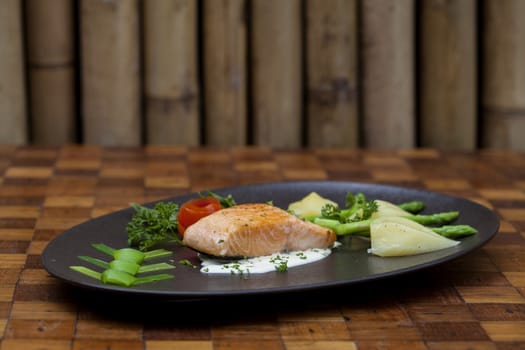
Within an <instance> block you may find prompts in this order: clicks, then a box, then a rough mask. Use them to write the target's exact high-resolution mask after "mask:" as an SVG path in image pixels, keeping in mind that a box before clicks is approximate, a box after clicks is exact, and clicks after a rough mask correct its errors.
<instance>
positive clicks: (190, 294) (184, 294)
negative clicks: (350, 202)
mask: <svg viewBox="0 0 525 350" xmlns="http://www.w3.org/2000/svg"><path fill="white" fill-rule="evenodd" d="M286 185H296V186H299V185H313V186H328V185H331V186H338V187H339V186H354V187H364V188H375V189H388V190H390V191H392V190H395V191H399V192H414V193H419V194H421V195H424V194H426V195H429V196H436V195H437V196H439V197H444V198H448V199H450V200H453V201H463V202H468V203H470V204H471V205H474V206H476V207H478V208H480V209H481V210H485V211H486V212H487V213H488V214H490V215H491V216H492V218H493V219H494V221H493V225H494V227H493V232H491V233H490V234H489V236H488V237H486V238H485V239H482V240H480V242H478V243H476V244H474V246H473V247H472V248H470V249H468V250H459V251H457V252H455V253H452V254H449V255H445V256H443V257H440V258H437V259H434V260H431V261H428V262H424V263H420V264H417V265H414V266H409V267H406V268H401V269H397V270H394V271H387V272H382V273H377V274H373V275H367V276H363V277H359V278H356V279H350V280H344V279H343V280H333V281H328V282H319V283H313V284H307V285H293V286H286V287H269V288H258V289H238V290H207V291H204V290H194V291H168V290H144V289H135V288H128V287H120V286H114V285H104V284H100V285H98V284H96V285H95V284H94V283H93V284H89V283H87V284H86V283H81V282H77V281H74V280H71V279H68V278H65V277H63V276H61V275H59V274H57V273H56V272H55V271H54V270H53V268H50V265H49V264H48V256H47V255H48V254H49V251H50V250H51V249H52V248H53V245H54V244H57V242H58V241H59V240H60V239H64V237H66V236H67V235H71V234H74V233H75V232H74V230H75V229H76V228H78V227H79V226H82V225H84V224H86V223H87V222H90V221H94V220H103V219H105V218H107V217H108V216H112V215H115V214H117V213H123V212H128V211H130V210H132V208H130V207H127V208H122V209H118V210H115V211H112V212H110V213H106V214H103V215H101V216H97V217H94V218H90V219H87V220H85V221H83V222H81V223H78V224H76V225H74V226H72V227H70V228H68V229H66V230H64V231H62V232H61V233H59V234H58V235H57V236H55V237H54V238H53V239H52V240H50V241H49V242H48V243H47V244H46V246H45V247H44V249H43V251H42V253H41V257H40V261H41V263H42V265H43V266H44V269H45V270H46V271H47V272H48V273H49V274H50V275H51V276H53V277H55V278H58V279H59V280H61V281H63V282H65V283H67V284H69V285H73V286H76V287H80V288H83V289H87V290H93V291H101V292H109V293H117V294H122V293H124V294H126V295H129V296H142V297H144V296H149V297H159V298H170V299H179V300H182V299H186V298H190V299H194V298H206V299H210V298H216V297H225V296H252V295H277V294H283V293H291V292H298V291H300V292H302V291H305V292H306V291H315V290H320V289H327V288H335V287H341V286H346V285H354V284H363V283H368V282H372V281H377V280H383V279H391V278H395V277H397V276H401V275H405V274H408V273H411V272H416V271H420V270H424V269H426V268H429V267H434V266H438V265H441V264H443V263H446V262H451V261H453V260H456V259H458V258H460V257H463V256H465V255H468V254H470V253H472V252H473V251H475V250H478V249H479V248H481V247H482V246H484V245H485V244H487V243H488V242H489V241H491V240H492V239H493V238H494V237H495V236H496V235H497V233H498V232H499V227H500V218H499V217H498V215H497V214H496V213H495V212H494V211H493V210H491V209H490V208H488V207H486V206H484V205H482V204H480V203H477V202H474V201H472V200H470V199H468V198H465V197H460V196H457V195H452V194H445V193H442V192H437V191H432V190H428V189H420V188H413V187H402V186H396V185H391V184H383V183H373V182H357V181H339V180H300V181H293V180H290V181H275V182H262V183H254V184H241V185H237V186H228V187H220V188H214V189H210V190H203V191H200V192H199V191H193V192H188V193H187V194H182V195H177V196H171V197H166V198H162V199H159V200H154V201H148V202H145V203H143V205H145V206H148V207H151V206H153V205H154V204H155V203H158V202H163V201H170V200H180V202H182V201H183V200H187V199H185V198H191V197H192V196H196V195H198V194H199V193H201V192H204V191H212V192H216V193H226V192H228V191H232V190H236V191H238V190H243V189H244V190H249V189H250V188H255V187H264V186H270V187H275V186H286ZM380 259H385V258H380ZM203 275H204V274H203ZM204 276H205V275H204Z"/></svg>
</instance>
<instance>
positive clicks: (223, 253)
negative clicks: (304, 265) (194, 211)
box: [183, 203, 336, 257]
mask: <svg viewBox="0 0 525 350" xmlns="http://www.w3.org/2000/svg"><path fill="white" fill-rule="evenodd" d="M335 240H336V236H335V233H334V232H333V231H332V230H330V229H327V228H323V227H321V226H318V225H315V224H312V223H310V222H306V221H303V220H301V219H299V218H297V217H296V216H294V215H291V214H289V213H288V212H287V211H285V210H282V209H279V208H277V207H274V206H271V205H269V204H261V203H256V204H239V205H236V206H233V207H230V208H226V209H222V210H219V211H217V212H215V213H213V214H211V215H208V216H206V217H204V218H202V219H200V220H199V221H197V222H196V223H194V224H193V225H191V226H189V227H188V228H187V229H186V231H185V232H184V238H183V243H184V244H185V245H186V246H188V247H190V248H193V249H195V250H197V251H200V252H202V253H206V254H209V255H214V256H219V257H255V256H264V255H270V254H273V253H278V252H282V251H290V250H305V249H310V248H328V247H331V246H332V245H333V244H334V242H335Z"/></svg>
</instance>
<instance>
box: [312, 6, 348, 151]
mask: <svg viewBox="0 0 525 350" xmlns="http://www.w3.org/2000/svg"><path fill="white" fill-rule="evenodd" d="M356 5H357V3H356V1H353V0H352V1H348V0H329V1H326V0H309V1H308V3H307V13H306V18H307V23H306V30H307V77H308V82H307V86H308V88H307V89H308V90H307V108H308V109H307V115H308V145H309V146H314V147H319V146H325V147H330V146H351V147H356V146H357V145H358V122H357V113H358V100H357V85H358V83H357V78H358V71H357V6H356Z"/></svg>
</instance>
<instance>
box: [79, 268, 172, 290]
mask: <svg viewBox="0 0 525 350" xmlns="http://www.w3.org/2000/svg"><path fill="white" fill-rule="evenodd" d="M70 268H71V269H72V270H74V271H77V272H80V273H81V274H84V275H86V276H89V277H92V278H94V279H97V280H99V281H101V282H102V283H105V284H114V285H118V286H123V287H131V286H134V285H136V284H142V283H151V282H156V281H161V280H167V279H171V278H174V277H175V276H173V275H169V274H165V273H162V274H158V275H149V276H144V277H135V276H132V275H130V274H128V273H126V272H123V271H119V270H113V269H107V270H104V271H103V272H102V273H100V272H97V271H94V270H92V269H90V268H87V267H85V266H70Z"/></svg>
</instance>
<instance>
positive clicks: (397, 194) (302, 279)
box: [42, 181, 499, 299]
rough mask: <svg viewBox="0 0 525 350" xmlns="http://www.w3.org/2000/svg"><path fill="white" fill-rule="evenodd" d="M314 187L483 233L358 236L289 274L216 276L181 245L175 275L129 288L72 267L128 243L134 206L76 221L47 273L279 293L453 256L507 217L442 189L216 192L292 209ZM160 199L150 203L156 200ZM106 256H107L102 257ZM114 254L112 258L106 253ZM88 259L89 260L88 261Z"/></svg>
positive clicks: (51, 253) (171, 294)
mask: <svg viewBox="0 0 525 350" xmlns="http://www.w3.org/2000/svg"><path fill="white" fill-rule="evenodd" d="M311 191H316V192H318V193H319V194H320V195H322V196H324V197H327V198H331V199H333V200H335V201H340V202H341V203H340V204H343V203H342V202H343V201H344V198H345V195H346V193H347V192H354V193H355V192H363V193H364V194H365V195H366V196H367V198H369V199H374V198H375V199H383V200H387V201H391V202H393V203H402V202H406V201H411V200H422V201H424V202H425V203H426V205H427V208H426V210H425V212H428V213H432V212H440V211H450V210H459V211H460V218H459V219H458V221H457V223H458V224H469V225H472V226H473V227H475V228H476V229H478V231H479V233H478V234H476V235H473V236H470V237H468V238H465V239H463V240H462V242H461V244H459V245H458V246H456V247H453V248H448V249H444V250H440V251H437V252H433V253H428V254H421V255H414V256H407V257H396V258H381V257H376V256H372V255H370V254H368V253H367V251H366V249H367V248H368V243H366V241H363V240H361V239H358V238H354V239H345V240H344V241H343V245H342V246H341V247H339V248H337V249H335V250H334V252H333V254H332V255H330V256H329V257H328V258H326V259H324V260H321V261H319V262H315V263H312V264H307V265H304V266H300V267H296V268H291V269H289V270H288V271H287V272H285V273H279V272H270V273H266V274H256V275H245V276H238V275H219V276H217V275H215V276H210V275H206V274H202V273H200V272H199V269H195V268H191V267H189V266H185V265H179V264H177V262H178V261H180V260H182V259H188V260H190V261H191V262H192V263H193V264H195V265H198V264H199V259H198V257H197V254H196V253H195V252H193V251H192V250H190V249H188V248H184V247H178V246H174V247H173V251H174V261H175V263H176V265H177V268H176V269H175V270H174V274H175V278H174V279H171V280H166V281H161V282H157V283H152V284H144V285H138V286H136V287H131V288H126V287H118V286H113V285H106V284H103V283H100V282H98V281H96V280H94V279H91V278H89V277H86V276H83V275H81V274H80V273H78V272H75V271H72V270H71V269H69V266H71V265H82V264H83V263H82V262H81V261H80V260H79V259H78V258H77V257H78V256H79V255H90V256H98V254H97V252H96V251H95V250H94V249H93V248H92V247H91V244H92V243H98V242H102V243H105V244H107V245H110V246H113V247H115V248H121V247H125V246H126V238H127V233H126V230H125V227H126V224H127V222H128V221H129V220H130V218H131V215H132V214H133V210H132V209H125V210H120V211H117V212H114V213H111V214H108V215H105V216H101V217H98V218H95V219H92V220H89V221H87V222H85V223H83V224H80V225H78V226H75V227H73V228H71V229H69V230H67V231H65V232H63V233H62V234H60V235H59V236H58V237H56V238H55V239H53V240H52V241H51V242H50V243H49V244H48V245H47V247H46V248H45V250H44V252H43V254H42V263H43V265H44V267H45V268H46V269H47V271H48V272H49V273H50V274H51V275H53V276H55V277H58V278H59V279H62V280H64V281H66V282H68V283H71V284H73V285H75V286H80V287H85V288H90V289H94V290H97V291H111V292H116V293H126V295H141V296H153V297H167V298H173V299H183V298H212V297H220V296H235V295H245V296H248V295H255V294H275V293H283V292H293V291H306V290H313V289H319V288H326V287H335V286H342V285H349V284H355V283H361V282H366V281H372V280H378V279H383V278H386V277H394V276H397V275H400V274H404V273H407V272H411V271H416V270H420V269H424V268H428V267H431V266H436V265H438V264H441V263H444V262H447V261H450V260H453V259H455V258H458V257H460V256H463V255H465V254H467V253H469V252H471V251H473V250H475V249H477V248H479V247H481V246H482V245H483V244H485V243H486V242H488V241H489V240H490V239H491V238H492V237H493V236H494V235H495V234H496V232H497V231H498V227H499V220H498V218H497V216H496V215H495V214H494V213H493V212H492V211H490V210H489V209H487V208H485V207H483V206H481V205H479V204H477V203H474V202H472V201H469V200H466V199H463V198H458V197H452V196H448V195H443V194H438V193H435V192H429V191H422V190H415V189H406V188H400V187H394V186H384V185H373V184H364V183H352V182H329V181H325V182H309V181H306V182H281V183H271V184H259V185H248V186H239V187H231V188H225V189H220V190H214V192H216V193H219V194H222V195H227V194H232V195H233V196H234V198H235V199H236V201H237V202H238V203H248V202H267V201H273V203H274V204H275V205H277V206H279V207H282V208H286V207H287V206H288V204H289V203H290V202H293V201H296V200H298V199H301V198H302V197H304V196H305V195H307V194H308V193H310V192H311ZM195 197H196V194H191V195H186V196H181V197H176V198H167V199H165V201H174V202H176V203H182V202H184V201H186V200H188V199H190V198H195ZM153 204H154V203H149V204H148V206H150V205H153ZM99 257H101V258H104V256H99ZM105 258H106V260H107V257H105ZM84 265H85V264H84Z"/></svg>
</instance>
